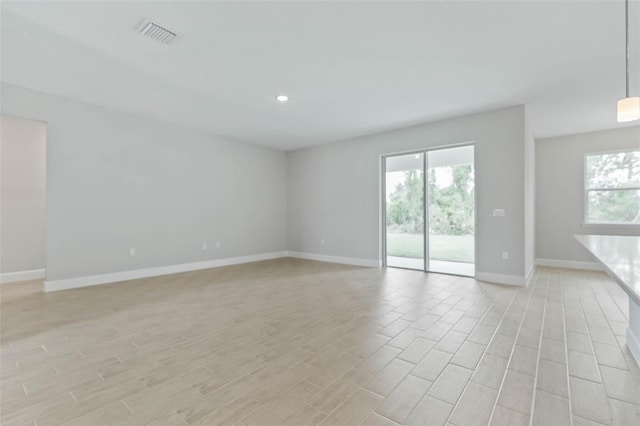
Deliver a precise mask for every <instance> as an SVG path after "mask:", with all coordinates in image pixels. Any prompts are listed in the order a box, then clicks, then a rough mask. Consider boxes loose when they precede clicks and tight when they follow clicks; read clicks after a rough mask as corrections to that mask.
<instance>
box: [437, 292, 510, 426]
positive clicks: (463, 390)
mask: <svg viewBox="0 0 640 426" xmlns="http://www.w3.org/2000/svg"><path fill="white" fill-rule="evenodd" d="M516 296H517V295H516V294H514V295H513V296H512V297H511V301H510V302H509V305H508V306H507V307H506V308H505V310H504V313H503V314H502V317H500V321H499V322H498V324H497V325H496V329H495V330H494V331H493V334H492V335H491V339H489V342H488V343H487V347H486V348H484V351H483V352H482V356H481V357H480V359H479V360H478V363H477V364H476V367H477V366H478V365H480V363H481V362H482V360H483V359H484V357H485V355H486V354H487V351H488V350H489V346H491V343H492V342H493V339H494V338H495V336H496V334H498V330H499V329H500V326H501V325H502V321H504V318H505V317H506V316H507V312H508V311H509V308H511V306H512V305H513V302H514V301H515V300H516ZM487 312H488V311H487ZM478 324H479V323H478ZM475 372H476V369H475V368H474V370H473V373H471V377H469V380H468V381H467V383H465V385H464V388H463V389H462V392H460V395H458V399H457V400H456V403H455V404H454V405H453V408H452V409H451V412H450V413H449V416H447V423H450V422H451V416H453V413H454V412H455V411H456V408H458V405H459V403H460V401H461V400H462V396H463V395H464V393H465V392H466V391H467V388H468V387H469V384H470V383H471V379H472V378H473V374H474V373H475ZM434 383H435V382H434ZM496 400H497V396H496ZM494 404H495V402H494Z"/></svg>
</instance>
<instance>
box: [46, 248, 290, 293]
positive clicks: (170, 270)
mask: <svg viewBox="0 0 640 426" xmlns="http://www.w3.org/2000/svg"><path fill="white" fill-rule="evenodd" d="M280 257H287V252H286V251H280V252H273V253H263V254H255V255H250V256H240V257H229V258H226V259H215V260H205V261H202V262H193V263H183V264H180V265H169V266H158V267H155V268H146V269H136V270H133V271H124V272H114V273H109V274H101V275H90V276H85V277H77V278H67V279H62V280H53V281H45V282H44V291H45V292H50V291H58V290H68V289H72V288H80V287H88V286H93V285H99V284H109V283H115V282H120V281H129V280H135V279H139V278H148V277H156V276H159V275H168V274H176V273H179V272H188V271H197V270H200V269H209V268H218V267H220V266H229V265H237V264H240V263H249V262H258V261H261V260H269V259H277V258H280Z"/></svg>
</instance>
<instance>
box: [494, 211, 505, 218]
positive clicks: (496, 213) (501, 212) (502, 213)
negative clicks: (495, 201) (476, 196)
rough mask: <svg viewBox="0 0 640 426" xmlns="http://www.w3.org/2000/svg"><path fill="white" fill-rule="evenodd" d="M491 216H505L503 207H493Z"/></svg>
mask: <svg viewBox="0 0 640 426" xmlns="http://www.w3.org/2000/svg"><path fill="white" fill-rule="evenodd" d="M493 216H494V217H505V216H506V212H505V211H504V209H493Z"/></svg>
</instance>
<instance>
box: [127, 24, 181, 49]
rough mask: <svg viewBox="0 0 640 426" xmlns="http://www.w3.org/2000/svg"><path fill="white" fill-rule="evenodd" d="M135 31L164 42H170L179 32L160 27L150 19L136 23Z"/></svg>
mask: <svg viewBox="0 0 640 426" xmlns="http://www.w3.org/2000/svg"><path fill="white" fill-rule="evenodd" d="M137 31H138V32H139V33H140V34H142V35H143V36H145V37H149V38H152V39H154V40H156V41H159V42H161V43H164V44H169V43H171V42H172V41H173V40H174V39H175V38H176V37H178V36H179V35H180V34H179V33H177V32H175V31H171V30H169V29H167V28H165V27H162V26H160V25H158V24H156V23H155V22H153V21H152V20H151V19H145V20H144V21H142V23H141V24H140V25H138V28H137Z"/></svg>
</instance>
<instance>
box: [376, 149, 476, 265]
mask: <svg viewBox="0 0 640 426" xmlns="http://www.w3.org/2000/svg"><path fill="white" fill-rule="evenodd" d="M473 165H474V147H473V145H466V146H458V147H452V148H442V149H434V150H426V151H421V152H415V153H410V154H402V155H390V156H386V157H384V159H383V167H384V185H383V186H384V196H385V203H384V228H385V232H384V237H385V238H384V247H385V253H384V255H385V265H386V266H391V267H399V268H409V269H418V270H425V271H431V272H440V273H447V274H455V275H466V276H473V275H474V271H475V265H474V263H475V173H474V172H475V171H474V166H473ZM425 200H426V202H425Z"/></svg>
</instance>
